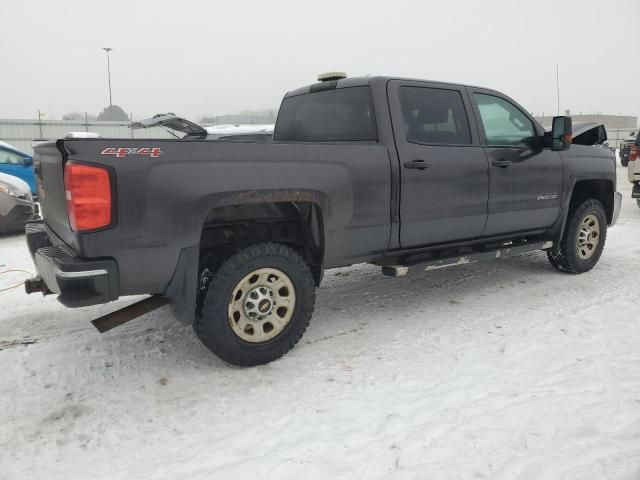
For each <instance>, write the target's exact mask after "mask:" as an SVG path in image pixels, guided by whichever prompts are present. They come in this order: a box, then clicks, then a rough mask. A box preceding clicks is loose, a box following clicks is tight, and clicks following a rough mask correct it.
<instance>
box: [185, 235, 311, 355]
mask: <svg viewBox="0 0 640 480" xmlns="http://www.w3.org/2000/svg"><path fill="white" fill-rule="evenodd" d="M260 269H277V270H279V271H280V272H282V273H284V274H285V275H286V277H288V278H287V280H290V284H291V285H292V286H293V290H294V292H293V294H294V297H293V298H294V300H295V304H294V307H293V308H292V314H291V317H290V320H288V323H286V325H285V326H284V327H280V328H283V329H282V331H281V332H279V333H278V334H277V336H275V337H274V338H272V339H269V340H267V341H264V342H260V343H252V342H249V341H245V340H244V339H242V338H241V337H240V336H239V334H237V333H236V332H235V331H234V328H233V327H232V325H231V322H232V321H233V319H231V315H230V314H229V308H230V305H231V303H232V302H233V301H234V299H233V298H232V295H233V293H234V291H236V290H237V288H238V287H239V285H240V284H241V282H243V281H244V280H245V279H246V278H247V276H248V275H251V274H252V272H256V271H258V270H260ZM205 288H206V293H205V294H204V298H203V302H202V303H203V304H202V311H201V314H200V315H197V316H196V320H195V322H194V325H193V328H194V330H195V332H196V334H197V336H198V338H199V339H200V340H201V341H202V343H204V345H205V346H206V347H207V348H209V350H211V351H212V352H213V353H214V354H216V355H217V356H218V357H220V358H221V359H222V360H224V361H225V362H228V363H231V364H233V365H238V366H253V365H260V364H264V363H269V362H271V361H273V360H275V359H277V358H279V357H281V356H282V355H284V354H285V353H287V352H288V351H289V350H291V349H292V348H293V346H294V345H295V344H296V343H297V342H298V340H300V338H301V337H302V335H303V334H304V332H305V330H306V329H307V326H308V325H309V320H310V319H311V315H312V313H313V308H314V305H315V283H314V280H313V275H312V273H311V270H310V269H309V266H308V265H307V263H306V262H305V260H304V259H303V258H302V257H301V256H300V255H299V254H298V253H297V252H296V251H294V250H292V249H291V248H289V247H286V246H284V245H282V244H278V243H261V244H256V245H252V246H249V247H247V248H244V249H242V250H240V251H238V252H236V253H234V254H233V255H231V256H230V257H229V258H227V259H226V260H224V261H222V262H221V264H220V266H219V268H218V269H217V271H216V272H215V273H214V274H213V275H212V277H211V280H210V281H209V282H208V284H206V286H205ZM242 295H243V296H244V295H248V292H245V293H243V294H242ZM237 298H238V297H236V300H235V301H238V300H237ZM234 314H235V312H234ZM272 328H273V327H272ZM251 331H252V330H251Z"/></svg>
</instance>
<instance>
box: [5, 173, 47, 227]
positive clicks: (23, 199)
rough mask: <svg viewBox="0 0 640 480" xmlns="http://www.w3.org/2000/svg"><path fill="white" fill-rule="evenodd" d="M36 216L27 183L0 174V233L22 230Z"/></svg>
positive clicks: (36, 211)
mask: <svg viewBox="0 0 640 480" xmlns="http://www.w3.org/2000/svg"><path fill="white" fill-rule="evenodd" d="M37 214H38V207H37V205H36V204H35V203H34V202H33V198H32V196H31V189H30V188H29V185H28V184H27V182H25V181H24V180H21V179H19V178H18V177H14V176H13V175H7V174H6V173H0V233H10V232H18V231H20V230H24V226H25V224H26V223H27V222H28V221H29V220H34V219H35V218H36V217H37Z"/></svg>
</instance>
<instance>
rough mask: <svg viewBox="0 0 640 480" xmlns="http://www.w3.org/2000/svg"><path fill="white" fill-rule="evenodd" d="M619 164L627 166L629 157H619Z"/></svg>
mask: <svg viewBox="0 0 640 480" xmlns="http://www.w3.org/2000/svg"><path fill="white" fill-rule="evenodd" d="M620 164H621V165H622V166H623V167H628V166H629V159H628V158H626V159H625V158H621V159H620Z"/></svg>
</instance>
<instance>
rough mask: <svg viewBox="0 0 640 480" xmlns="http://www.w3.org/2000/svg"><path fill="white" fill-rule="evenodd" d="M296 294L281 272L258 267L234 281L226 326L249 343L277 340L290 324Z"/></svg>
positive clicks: (291, 284)
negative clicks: (236, 282) (227, 324)
mask: <svg viewBox="0 0 640 480" xmlns="http://www.w3.org/2000/svg"><path fill="white" fill-rule="evenodd" d="M295 306H296V293H295V289H294V288H293V283H291V279H290V278H289V277H288V276H287V275H286V274H285V273H284V272H282V271H281V270H277V269H275V268H259V269H257V270H254V271H253V272H251V273H249V274H248V275H246V276H245V277H244V278H243V279H242V280H240V281H239V282H238V284H237V285H236V287H235V288H234V289H233V292H232V293H231V298H230V299H229V311H228V314H229V325H231V328H232V330H233V332H234V333H235V334H236V335H237V336H238V337H240V338H241V339H242V340H244V341H246V342H249V343H262V342H266V341H269V340H271V339H272V338H275V337H277V336H278V335H279V334H280V333H282V331H283V330H284V329H285V328H286V326H287V325H288V324H289V322H290V321H291V317H293V311H294V309H295Z"/></svg>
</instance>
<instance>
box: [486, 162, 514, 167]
mask: <svg viewBox="0 0 640 480" xmlns="http://www.w3.org/2000/svg"><path fill="white" fill-rule="evenodd" d="M491 165H493V166H494V167H500V168H508V167H510V166H511V161H509V160H494V161H493V162H491Z"/></svg>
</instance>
